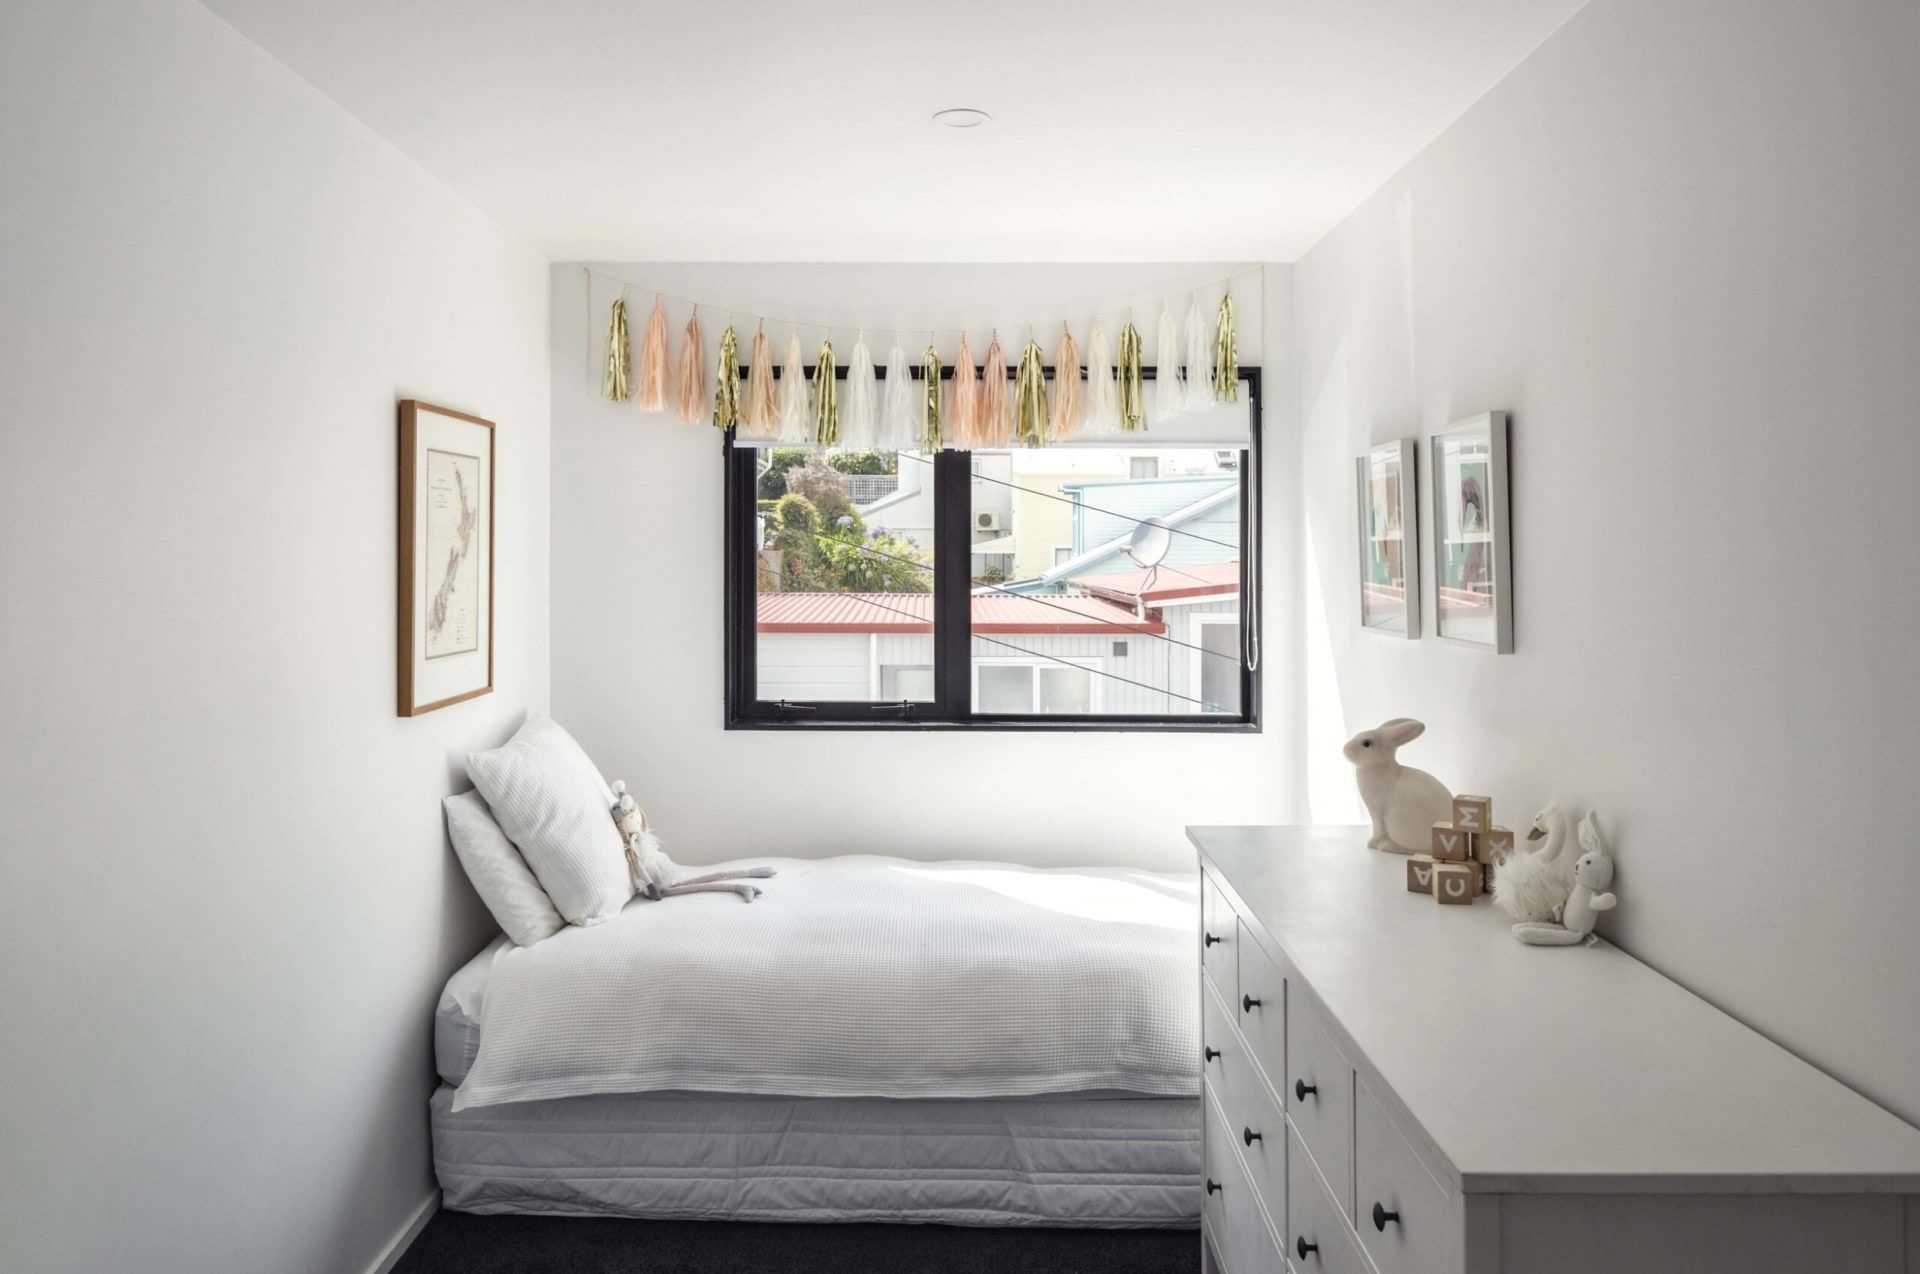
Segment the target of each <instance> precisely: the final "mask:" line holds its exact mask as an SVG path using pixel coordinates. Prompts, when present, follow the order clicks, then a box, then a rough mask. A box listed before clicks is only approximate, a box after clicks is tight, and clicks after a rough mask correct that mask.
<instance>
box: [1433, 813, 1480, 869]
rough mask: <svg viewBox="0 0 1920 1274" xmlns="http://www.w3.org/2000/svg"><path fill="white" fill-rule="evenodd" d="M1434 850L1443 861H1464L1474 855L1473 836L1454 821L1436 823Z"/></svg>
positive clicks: (1436, 855) (1434, 826)
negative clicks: (1456, 825) (1458, 826)
mask: <svg viewBox="0 0 1920 1274" xmlns="http://www.w3.org/2000/svg"><path fill="white" fill-rule="evenodd" d="M1432 852H1433V856H1434V857H1435V858H1438V859H1439V860H1440V861H1441V862H1443V863H1464V862H1466V861H1467V859H1469V858H1472V857H1473V837H1471V836H1469V835H1468V834H1467V833H1466V832H1463V831H1461V830H1460V829H1459V828H1457V827H1455V826H1454V825H1453V824H1452V823H1435V824H1434V825H1433V851H1432Z"/></svg>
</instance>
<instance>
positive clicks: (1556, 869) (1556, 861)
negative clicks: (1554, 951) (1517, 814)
mask: <svg viewBox="0 0 1920 1274" xmlns="http://www.w3.org/2000/svg"><path fill="white" fill-rule="evenodd" d="M1542 837H1545V838H1546V842H1547V843H1546V844H1544V845H1542V846H1541V847H1540V848H1538V849H1524V848H1519V847H1516V848H1515V849H1514V852H1513V853H1512V854H1511V855H1509V856H1508V858H1507V861H1506V862H1504V863H1497V864H1495V865H1494V869H1493V901H1494V905H1495V906H1497V907H1499V908H1500V909H1501V910H1502V911H1504V912H1506V913H1507V914H1508V915H1509V916H1512V917H1513V918H1514V920H1515V921H1516V922H1519V923H1522V924H1525V923H1528V922H1532V921H1541V920H1552V919H1553V916H1554V912H1555V911H1556V910H1557V909H1558V908H1559V907H1560V906H1561V904H1563V903H1565V902H1566V900H1567V895H1568V894H1569V893H1571V892H1572V891H1573V862H1572V860H1571V859H1567V858H1562V857H1561V856H1560V851H1561V850H1562V849H1564V848H1565V847H1566V844H1567V816H1566V815H1565V814H1564V813H1562V812H1561V810H1560V809H1559V808H1558V807H1557V806H1553V805H1549V806H1547V808H1545V809H1543V810H1541V811H1540V812H1539V813H1538V814H1535V815H1534V816H1533V827H1532V829H1531V830H1529V831H1528V832H1527V839H1528V840H1529V841H1537V840H1539V839H1541V838H1542Z"/></svg>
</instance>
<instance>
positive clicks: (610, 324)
mask: <svg viewBox="0 0 1920 1274" xmlns="http://www.w3.org/2000/svg"><path fill="white" fill-rule="evenodd" d="M627 359H628V346H627V299H626V298H625V297H621V298H620V299H619V300H617V301H615V302H614V303H613V312H612V313H611V314H609V315H608V316H607V374H606V376H605V377H604V378H603V379H602V380H601V382H600V392H601V393H603V394H605V395H606V396H607V398H608V400H609V401H611V402H616V403H618V402H625V401H626V399H627V394H628V392H629V390H628V387H627Z"/></svg>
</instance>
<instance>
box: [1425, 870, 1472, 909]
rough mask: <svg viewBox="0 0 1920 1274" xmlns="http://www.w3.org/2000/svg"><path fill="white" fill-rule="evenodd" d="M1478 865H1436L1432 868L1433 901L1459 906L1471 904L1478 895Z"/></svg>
mask: <svg viewBox="0 0 1920 1274" xmlns="http://www.w3.org/2000/svg"><path fill="white" fill-rule="evenodd" d="M1480 870H1481V868H1480V864H1479V863H1436V864H1434V868H1433V900H1434V901H1435V902H1440V903H1447V904H1449V905H1451V906H1460V905H1462V904H1469V903H1471V902H1472V901H1473V900H1474V898H1475V897H1477V896H1478V895H1479V893H1480Z"/></svg>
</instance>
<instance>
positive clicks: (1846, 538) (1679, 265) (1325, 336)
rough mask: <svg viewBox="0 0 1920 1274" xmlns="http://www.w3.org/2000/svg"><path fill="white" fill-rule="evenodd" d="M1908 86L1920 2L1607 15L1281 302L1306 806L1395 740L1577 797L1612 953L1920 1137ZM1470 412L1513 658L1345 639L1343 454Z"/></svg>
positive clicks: (1495, 777) (1919, 278)
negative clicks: (1301, 556)
mask: <svg viewBox="0 0 1920 1274" xmlns="http://www.w3.org/2000/svg"><path fill="white" fill-rule="evenodd" d="M1916 65H1920V7H1916V6H1914V5H1912V4H1905V3H1892V2H1881V3H1864V2H1854V0H1849V2H1847V3H1835V4H1825V5H1806V4H1798V3H1791V2H1790V0H1762V2H1760V3H1754V2H1752V0H1746V2H1741V3H1735V2H1734V0H1688V2H1687V3H1681V4H1675V3H1671V2H1670V0H1595V2H1594V3H1593V4H1591V5H1590V6H1588V7H1587V8H1586V9H1585V10H1584V11H1582V12H1581V13H1580V14H1579V15H1578V16H1577V17H1575V18H1574V19H1573V20H1572V21H1571V22H1570V23H1568V25H1567V26H1566V27H1565V28H1564V29H1563V30H1561V31H1560V33H1559V34H1557V35H1556V36H1554V37H1553V38H1552V39H1551V40H1549V41H1548V42H1547V44H1546V45H1545V46H1543V47H1542V48H1541V49H1540V50H1539V52H1537V53H1536V54H1535V55H1534V56H1533V57H1532V58H1530V59H1529V60H1528V61H1527V62H1525V63H1524V64H1523V65H1521V66H1520V67H1519V69H1518V70H1516V71H1515V72H1514V73H1513V74H1512V75H1511V76H1510V77H1509V78H1508V79H1507V80H1506V81H1504V82H1503V83H1502V84H1500V85H1499V86H1498V87H1497V88H1495V89H1494V90H1493V91H1492V92H1491V93H1490V94H1488V95H1487V97H1486V98H1485V99H1484V100H1482V101H1481V102H1480V103H1479V104H1478V105H1477V106H1476V107H1475V108H1474V109H1473V110H1471V111H1470V112H1468V114H1467V115H1466V116H1464V117H1463V118H1462V119H1461V120H1460V121H1459V122H1458V123H1457V124H1455V125H1454V126H1453V127H1452V128H1451V129H1449V130H1448V131H1447V132H1446V133H1445V134H1444V135H1443V136H1442V137H1441V138H1440V139H1439V140H1438V141H1436V142H1435V143H1434V144H1433V145H1432V146H1431V147H1430V148H1429V149H1428V150H1427V151H1425V152H1424V153H1423V154H1422V155H1420V156H1419V157H1418V158H1417V159H1416V160H1415V161H1414V162H1413V163H1412V164H1411V165H1409V166H1408V167H1407V169H1406V170H1405V171H1403V172H1402V173H1401V174H1399V175H1398V176H1397V177H1396V178H1394V179H1393V180H1392V181H1391V182H1389V183H1388V184H1387V186H1386V187H1385V188H1384V189H1382V190H1381V191H1380V192H1379V193H1378V194H1376V195H1375V196H1373V197H1372V198H1371V199H1370V200H1369V201H1368V202H1367V203H1366V204H1365V205H1364V206H1363V207H1362V208H1361V209H1360V210H1359V211H1358V212H1356V213H1355V214H1354V215H1353V216H1352V217H1351V218H1350V219H1349V220H1348V221H1346V222H1345V223H1344V224H1343V225H1341V226H1340V227H1339V228H1338V229H1337V230H1336V231H1335V232H1333V234H1331V235H1330V236H1329V237H1328V238H1327V239H1326V240H1325V241H1324V242H1322V243H1321V244H1320V245H1318V246H1317V247H1316V248H1314V249H1313V251H1311V252H1310V253H1309V254H1308V255H1307V256H1306V257H1305V258H1304V259H1303V260H1302V261H1301V262H1300V263H1299V264H1298V266H1297V267H1296V270H1295V276H1294V283H1295V288H1296V294H1295V295H1296V311H1295V315H1294V322H1295V324H1296V327H1297V338H1296V339H1297V349H1298V351H1299V355H1300V359H1301V367H1300V373H1301V378H1302V395H1303V396H1302V404H1303V405H1302V410H1303V413H1304V424H1305V444H1304V445H1305V451H1304V462H1305V466H1306V467H1305V477H1306V489H1307V497H1308V498H1307V513H1308V534H1309V537H1310V540H1311V554H1310V565H1311V567H1312V569H1313V570H1314V571H1315V573H1316V574H1317V580H1318V584H1317V588H1316V591H1315V594H1314V597H1315V600H1314V602H1313V603H1311V605H1312V607H1313V610H1314V612H1315V613H1314V614H1313V615H1312V616H1311V617H1310V618H1311V622H1310V624H1309V631H1308V633H1307V636H1306V648H1307V649H1308V651H1309V652H1316V651H1317V652H1319V655H1320V658H1319V660H1318V661H1317V664H1316V667H1317V670H1318V671H1317V673H1316V679H1315V683H1314V684H1315V685H1317V686H1319V687H1323V688H1324V694H1319V695H1316V696H1315V705H1314V706H1315V715H1314V720H1315V723H1316V728H1315V731H1314V736H1315V737H1313V738H1312V740H1311V742H1310V747H1309V762H1310V766H1311V768H1312V771H1313V773H1312V794H1313V796H1314V798H1315V799H1314V801H1313V807H1314V813H1315V814H1316V815H1318V816H1320V817H1321V818H1322V819H1323V820H1341V819H1346V818H1349V817H1353V816H1354V815H1355V814H1356V813H1357V807H1356V804H1355V802H1354V800H1353V798H1352V796H1351V791H1352V789H1351V780H1350V771H1349V769H1348V767H1347V766H1346V764H1345V763H1344V762H1343V761H1341V760H1340V759H1339V756H1338V751H1337V748H1338V744H1339V742H1340V739H1341V736H1342V734H1343V733H1344V732H1345V731H1349V730H1355V729H1358V728H1361V727H1363V726H1366V725H1370V724H1374V723H1377V722H1378V721H1379V720H1381V719H1382V718H1385V717H1389V716H1395V715H1402V714H1404V715H1409V716H1416V717H1420V718H1422V719H1424V720H1426V721H1427V722H1428V723H1429V726H1430V732H1429V734H1428V736H1427V738H1426V739H1424V740H1422V741H1420V742H1418V743H1416V744H1414V745H1412V746H1411V747H1410V748H1409V749H1408V750H1407V752H1406V754H1405V759H1406V760H1408V761H1410V762H1412V763H1414V764H1420V765H1425V766H1428V767H1430V768H1432V769H1433V770H1434V771H1436V772H1437V773H1438V774H1439V775H1440V776H1441V778H1442V779H1444V780H1446V781H1448V782H1449V783H1451V784H1453V785H1455V786H1456V788H1458V789H1466V790H1472V791H1486V792H1490V793H1491V794H1492V795H1493V796H1494V798H1495V800H1496V802H1497V805H1498V813H1499V815H1500V817H1501V818H1502V820H1503V821H1505V822H1507V823H1508V824H1509V825H1515V824H1517V823H1522V822H1524V821H1525V820H1526V819H1528V818H1529V817H1530V816H1531V814H1532V812H1533V810H1534V809H1535V808H1536V807H1538V806H1539V805H1540V804H1542V803H1543V802H1545V801H1546V800H1547V799H1548V798H1549V797H1558V798H1559V799H1560V800H1562V801H1565V802H1569V803H1572V804H1574V805H1577V806H1585V805H1588V804H1592V805H1594V806H1597V807H1598V808H1599V809H1600V810H1601V811H1602V812H1603V814H1604V815H1605V817H1606V819H1607V824H1608V826H1609V828H1610V829H1611V831H1612V833H1613V837H1614V839H1615V841H1616V843H1617V849H1618V853H1619V858H1620V862H1621V870H1620V876H1619V882H1620V894H1621V898H1622V903H1621V909H1620V910H1619V912H1618V913H1616V914H1615V915H1613V916H1612V917H1610V920H1609V922H1608V925H1607V928H1608V929H1609V930H1610V932H1611V934H1612V936H1614V937H1616V938H1617V939H1619V940H1620V941H1621V942H1622V944H1623V945H1625V946H1627V947H1628V948H1630V949H1631V950H1633V951H1634V952H1635V953H1636V954H1638V955H1640V956H1642V957H1643V958H1645V959H1647V960H1648V961H1650V962H1651V963H1652V964H1654V965H1655V966H1657V967H1658V968H1660V969H1662V970H1664V971H1666V972H1668V973H1669V974H1671V975H1672V976H1674V977H1675V978H1677V979H1678V980H1679V981H1681V982H1683V983H1685V984H1686V985H1688V986H1689V987H1692V988H1694V989H1695V990H1697V991H1699V992H1701V993H1702V994H1704V995H1706V996H1707V997H1708V998H1709V999H1712V1000H1714V1001H1716V1002H1718V1003H1720V1004H1721V1005H1723V1006H1724V1007H1726V1008H1727V1009H1729V1010H1730V1011H1732V1012H1733V1013H1735V1014H1736V1015H1737V1016H1739V1017H1741V1018H1743V1019H1745V1020H1747V1021H1749V1022H1751V1023H1753V1024H1754V1025H1756V1026H1757V1027H1758V1028H1759V1029H1761V1030H1762V1031H1764V1032H1766V1033H1768V1034H1770V1035H1772V1036H1774V1037H1775V1038H1777V1039H1779V1040H1780V1041H1781V1042H1783V1043H1784V1044H1786V1045H1787V1046H1789V1047H1790V1048H1792V1049H1794V1050H1796V1051H1798V1052H1800V1053H1801V1054H1803V1055H1804V1056H1806V1057H1808V1058H1809V1059H1811V1060H1812V1061H1814V1062H1816V1063H1818V1064H1820V1065H1822V1066H1824V1067H1826V1068H1828V1069H1830V1070H1832V1071H1833V1072H1834V1073H1836V1074H1837V1075H1839V1076H1840V1077H1841V1078H1843V1079H1845V1080H1847V1081H1849V1082H1851V1083H1853V1084H1854V1085H1856V1086H1857V1087H1859V1088H1860V1089H1861V1090H1862V1091H1864V1092H1865V1093H1867V1094H1868V1095H1869V1096H1871V1097H1873V1098H1875V1099H1877V1100H1879V1101H1881V1102H1883V1103H1885V1104H1886V1105H1888V1106H1889V1107H1891V1108H1892V1109H1894V1110H1895V1111H1897V1112H1898V1113H1900V1114H1902V1115H1903V1116H1905V1117H1906V1118H1907V1119H1909V1120H1920V1067H1916V1065H1915V1059H1916V1057H1920V1008H1917V1007H1916V981H1915V979H1916V973H1917V972H1920V926H1916V925H1915V924H1914V923H1913V919H1912V918H1913V915H1914V914H1915V911H1916V907H1920V871H1916V867H1915V861H1916V851H1920V843H1917V841H1920V836H1917V835H1916V831H1915V823H1914V817H1913V810H1912V800H1911V797H1910V796H1908V795H1907V794H1908V793H1909V792H1910V791H1911V789H1912V788H1913V778H1912V770H1913V767H1914V758H1915V755H1916V745H1920V673H1917V672H1916V668H1915V665H1914V651H1915V645H1914V637H1913V634H1914V632H1915V631H1916V626H1917V625H1920V589H1916V587H1915V577H1914V570H1913V564H1912V557H1911V545H1912V543H1913V542H1914V533H1913V530H1912V527H1911V525H1910V524H1911V521H1912V516H1911V508H1912V506H1913V503H1914V484H1915V482H1916V480H1920V429H1917V428H1916V427H1915V416H1916V403H1920V359H1916V357H1915V344H1914V340H1915V334H1916V333H1920V246H1916V245H1920V239H1916V237H1915V224H1916V223H1915V209H1916V208H1917V207H1920V165H1916V164H1915V162H1914V156H1915V155H1916V154H1920V99H1916V96H1915V90H1914V67H1915V66H1916ZM1489 408H1505V409H1508V410H1510V411H1512V413H1513V452H1512V454H1513V482H1514V515H1513V526H1514V532H1513V533H1514V565H1515V571H1516V579H1517V584H1516V587H1515V590H1514V596H1515V603H1516V610H1517V625H1516V632H1517V638H1518V650H1517V652H1516V653H1515V654H1513V655H1511V656H1505V657H1495V656H1488V655H1482V654H1478V653H1475V652H1470V651H1462V650H1458V649H1454V648H1450V647H1446V646H1442V645H1440V644H1439V643H1437V642H1436V641H1434V640H1433V639H1432V638H1431V637H1428V638H1427V639H1426V640H1424V641H1422V642H1419V643H1410V642H1404V641H1396V640H1392V639H1382V638H1376V637H1372V636H1366V635H1361V634H1358V633H1357V632H1356V631H1355V624H1354V622H1353V619H1352V614H1353V611H1354V608H1355V605H1356V601H1355V596H1354V591H1355V590H1354V585H1353V583H1352V576H1353V573H1354V567H1353V560H1354V546H1353V533H1352V531H1351V530H1350V527H1351V519H1352V499H1353V497H1352V477H1351V474H1352V468H1351V465H1352V457H1353V455H1354V453H1356V452H1357V451H1359V450H1361V449H1362V448H1364V447H1366V446H1368V445H1369V444H1371V443H1375V442H1381V441H1385V440H1388V439H1392V438H1396V437H1402V436H1407V435H1422V436H1424V435H1425V434H1427V433H1428V432H1430V431H1432V430H1433V429H1434V428H1436V427H1438V426H1441V425H1444V424H1446V423H1447V422H1448V421H1450V420H1453V419H1457V418H1460V417H1464V416H1467V415H1469V414H1472V413H1475V412H1479V411H1483V410H1486V409H1489ZM1422 478H1423V481H1424V478H1425V475H1424V473H1423V475H1422ZM1424 501H1425V496H1424V494H1423V503H1424ZM1428 530H1429V532H1430V526H1429V528H1428ZM1432 586H1433V573H1432V568H1431V563H1430V562H1429V563H1428V564H1427V570H1426V588H1427V589H1428V596H1429V597H1430V596H1431V595H1432V592H1431V590H1432ZM1427 627H1428V631H1429V633H1431V631H1432V620H1431V618H1430V617H1429V619H1428V622H1427ZM1336 696H1337V698H1336ZM1650 1080H1651V1081H1652V1082H1656V1083H1657V1077H1650Z"/></svg>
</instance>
